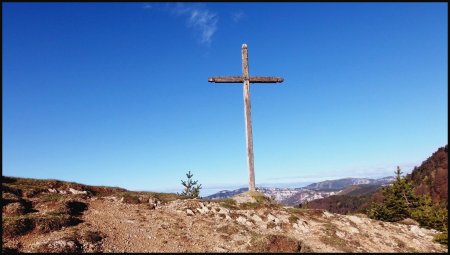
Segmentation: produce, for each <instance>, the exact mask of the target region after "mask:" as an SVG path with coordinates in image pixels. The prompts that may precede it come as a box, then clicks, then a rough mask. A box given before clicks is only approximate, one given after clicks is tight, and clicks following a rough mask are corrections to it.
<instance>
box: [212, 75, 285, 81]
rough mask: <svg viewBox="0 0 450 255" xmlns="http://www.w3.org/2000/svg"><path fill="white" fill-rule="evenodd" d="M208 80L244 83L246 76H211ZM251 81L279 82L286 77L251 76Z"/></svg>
mask: <svg viewBox="0 0 450 255" xmlns="http://www.w3.org/2000/svg"><path fill="white" fill-rule="evenodd" d="M208 81H209V82H216V83H243V82H244V78H243V77H242V76H215V77H209V78H208ZM249 81H250V83H277V82H278V83H279V82H283V81H284V79H283V78H281V77H270V76H251V77H250V78H249Z"/></svg>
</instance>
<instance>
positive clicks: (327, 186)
mask: <svg viewBox="0 0 450 255" xmlns="http://www.w3.org/2000/svg"><path fill="white" fill-rule="evenodd" d="M394 180H395V177H394V176H387V177H383V178H379V179H369V178H344V179H338V180H327V181H323V182H318V183H313V184H310V185H308V186H306V187H305V188H307V189H311V190H321V191H325V190H342V189H345V188H346V187H348V186H351V185H360V184H372V185H383V184H387V183H390V182H393V181H394Z"/></svg>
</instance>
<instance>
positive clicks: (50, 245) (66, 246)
mask: <svg viewBox="0 0 450 255" xmlns="http://www.w3.org/2000/svg"><path fill="white" fill-rule="evenodd" d="M36 250H37V252H41V253H75V252H76V253H79V252H81V251H82V249H81V244H80V242H79V241H78V240H77V239H76V238H74V237H65V238H63V239H60V240H51V241H48V242H46V243H43V244H41V245H39V246H38V248H37V249H36Z"/></svg>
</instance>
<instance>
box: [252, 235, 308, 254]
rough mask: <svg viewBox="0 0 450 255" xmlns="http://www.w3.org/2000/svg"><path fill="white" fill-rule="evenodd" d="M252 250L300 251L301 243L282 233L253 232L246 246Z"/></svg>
mask: <svg viewBox="0 0 450 255" xmlns="http://www.w3.org/2000/svg"><path fill="white" fill-rule="evenodd" d="M248 248H249V250H250V251H253V252H300V251H301V249H302V246H301V243H300V242H299V241H297V240H295V239H293V238H290V237H287V236H283V235H266V236H264V235H260V234H253V236H252V238H251V240H250V246H249V247H248Z"/></svg>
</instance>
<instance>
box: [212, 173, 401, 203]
mask: <svg viewBox="0 0 450 255" xmlns="http://www.w3.org/2000/svg"><path fill="white" fill-rule="evenodd" d="M394 179H395V178H394V177H393V176H387V177H383V178H379V179H369V178H344V179H337V180H327V181H323V182H318V183H313V184H310V185H308V186H306V187H302V188H266V187H257V190H258V191H259V192H262V193H264V194H265V195H266V196H267V197H271V198H273V199H274V200H276V201H277V202H279V203H281V204H284V205H293V206H296V205H298V204H301V203H304V202H309V201H313V200H316V199H321V198H326V197H329V196H332V195H336V194H337V193H339V192H340V191H342V190H343V189H345V188H347V187H349V186H352V185H358V184H368V185H373V186H376V187H379V186H382V185H386V184H388V183H390V182H392V181H394ZM246 191H248V188H240V189H236V190H231V191H230V190H222V191H219V192H217V193H215V194H212V195H209V196H206V197H204V198H206V199H224V198H230V197H232V196H235V195H237V194H240V193H243V192H246Z"/></svg>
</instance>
